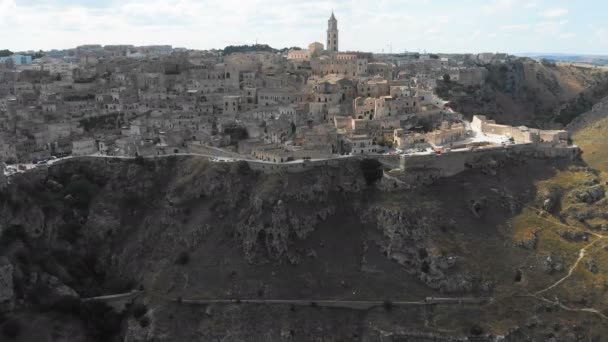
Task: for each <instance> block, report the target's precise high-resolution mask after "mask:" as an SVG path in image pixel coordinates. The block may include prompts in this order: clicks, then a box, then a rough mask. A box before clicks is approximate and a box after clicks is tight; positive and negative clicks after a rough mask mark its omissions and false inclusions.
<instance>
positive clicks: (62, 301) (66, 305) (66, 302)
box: [50, 296, 80, 316]
mask: <svg viewBox="0 0 608 342" xmlns="http://www.w3.org/2000/svg"><path fill="white" fill-rule="evenodd" d="M50 309H51V310H53V311H57V312H61V313H64V314H71V315H75V316H78V315H79V314H80V299H78V298H76V297H72V296H63V297H61V298H59V299H58V300H57V301H55V303H53V304H52V305H51V307H50Z"/></svg>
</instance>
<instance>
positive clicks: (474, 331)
mask: <svg viewBox="0 0 608 342" xmlns="http://www.w3.org/2000/svg"><path fill="white" fill-rule="evenodd" d="M481 334H483V328H482V327H481V326H480V325H479V324H474V325H473V326H472V327H471V335H473V336H479V335H481Z"/></svg>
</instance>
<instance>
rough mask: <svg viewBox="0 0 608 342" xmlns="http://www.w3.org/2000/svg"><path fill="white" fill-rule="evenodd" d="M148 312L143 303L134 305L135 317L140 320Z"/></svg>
mask: <svg viewBox="0 0 608 342" xmlns="http://www.w3.org/2000/svg"><path fill="white" fill-rule="evenodd" d="M146 312H148V308H147V307H146V305H145V304H143V303H136V304H135V305H133V311H132V313H133V317H135V318H140V317H142V316H143V315H145V314H146Z"/></svg>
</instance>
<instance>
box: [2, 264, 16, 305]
mask: <svg viewBox="0 0 608 342" xmlns="http://www.w3.org/2000/svg"><path fill="white" fill-rule="evenodd" d="M14 296H15V291H14V290H13V265H12V264H11V263H10V261H9V260H8V259H7V258H5V257H1V258H0V303H5V302H10V301H12V300H13V298H14Z"/></svg>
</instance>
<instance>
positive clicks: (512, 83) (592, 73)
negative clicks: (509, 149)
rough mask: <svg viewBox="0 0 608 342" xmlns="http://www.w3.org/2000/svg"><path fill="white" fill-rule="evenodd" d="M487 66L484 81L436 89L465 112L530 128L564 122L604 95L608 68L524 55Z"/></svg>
mask: <svg viewBox="0 0 608 342" xmlns="http://www.w3.org/2000/svg"><path fill="white" fill-rule="evenodd" d="M486 68H487V69H488V76H487V79H486V82H485V84H484V85H483V86H481V87H463V86H460V85H458V84H457V83H455V82H450V83H447V84H445V83H444V84H441V85H440V86H439V89H438V92H439V94H440V95H441V96H442V97H443V98H445V99H448V100H450V101H451V102H453V104H454V107H455V108H454V109H455V110H458V111H459V112H462V113H464V114H466V115H469V116H472V115H475V114H480V113H483V114H487V115H489V116H490V117H491V118H492V119H495V120H497V121H498V122H501V123H505V124H512V125H522V124H524V125H531V126H535V127H556V126H565V125H567V124H568V123H569V122H570V121H572V120H573V119H574V118H576V117H577V116H578V115H580V114H582V113H584V112H586V111H588V110H590V109H591V107H592V106H593V105H594V104H595V103H596V102H598V101H599V100H601V99H602V98H603V97H605V96H607V95H608V87H607V86H608V73H606V72H605V71H602V70H600V69H594V68H583V67H575V66H569V65H563V64H559V65H554V64H551V65H549V64H541V63H538V62H535V61H533V60H529V59H520V60H516V61H512V62H508V63H504V64H496V65H487V66H486Z"/></svg>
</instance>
